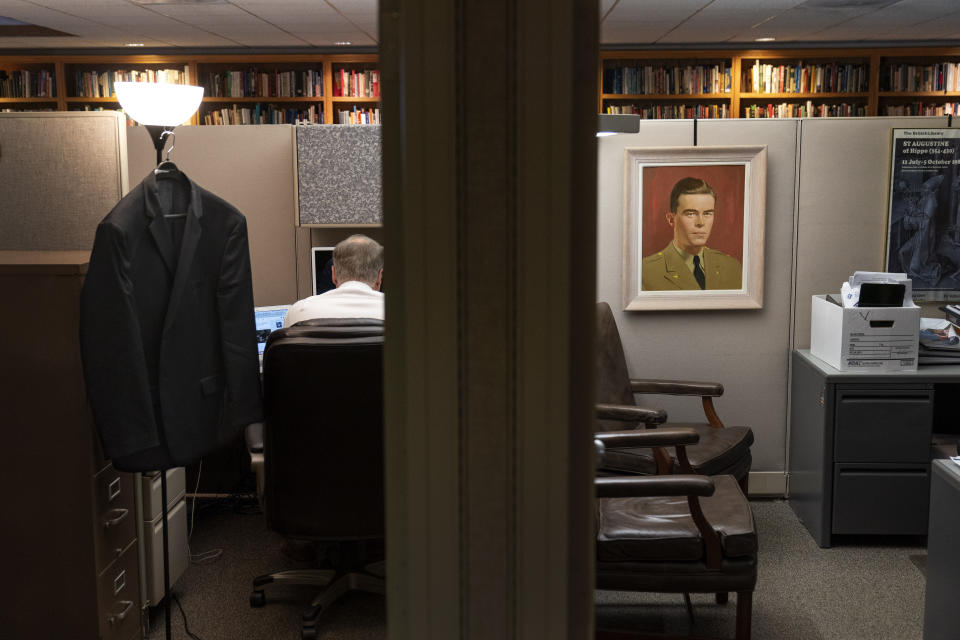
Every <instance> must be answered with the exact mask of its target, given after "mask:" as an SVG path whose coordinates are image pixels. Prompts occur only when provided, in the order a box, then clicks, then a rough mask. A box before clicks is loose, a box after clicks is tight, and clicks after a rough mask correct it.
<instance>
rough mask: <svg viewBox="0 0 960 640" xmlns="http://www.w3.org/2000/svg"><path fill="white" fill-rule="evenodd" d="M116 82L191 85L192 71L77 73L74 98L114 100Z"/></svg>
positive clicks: (160, 70)
mask: <svg viewBox="0 0 960 640" xmlns="http://www.w3.org/2000/svg"><path fill="white" fill-rule="evenodd" d="M115 82H163V83H167V84H190V71H189V69H188V68H187V67H184V68H183V69H139V70H125V69H116V70H113V71H103V72H98V71H76V72H74V74H73V91H74V96H76V97H78V98H112V97H113V96H114V95H116V94H115V93H114V91H113V84H114V83H115Z"/></svg>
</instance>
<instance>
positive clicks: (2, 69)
mask: <svg viewBox="0 0 960 640" xmlns="http://www.w3.org/2000/svg"><path fill="white" fill-rule="evenodd" d="M57 79H58V74H57V67H56V64H54V63H53V62H52V61H49V60H44V59H39V58H20V59H16V60H10V61H3V62H0V111H56V110H58V109H59V100H58V98H57V96H58V95H60V93H59V91H58V89H59V87H58V84H57Z"/></svg>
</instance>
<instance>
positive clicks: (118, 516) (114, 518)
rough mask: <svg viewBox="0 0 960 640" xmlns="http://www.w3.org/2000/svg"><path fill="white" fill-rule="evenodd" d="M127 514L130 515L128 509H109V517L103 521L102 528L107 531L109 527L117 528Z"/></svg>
mask: <svg viewBox="0 0 960 640" xmlns="http://www.w3.org/2000/svg"><path fill="white" fill-rule="evenodd" d="M128 513H130V511H129V510H128V509H111V510H110V514H111V517H109V518H107V519H106V520H104V521H103V528H104V529H109V528H110V527H115V526H117V525H118V524H120V523H121V522H123V519H124V518H126V517H127V514H128Z"/></svg>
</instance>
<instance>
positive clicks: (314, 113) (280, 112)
mask: <svg viewBox="0 0 960 640" xmlns="http://www.w3.org/2000/svg"><path fill="white" fill-rule="evenodd" d="M305 123H309V124H323V109H322V108H319V107H317V106H316V105H311V106H310V107H308V108H306V109H295V108H289V107H286V108H285V107H278V106H277V105H274V104H268V105H262V104H260V103H259V102H258V103H257V104H255V105H253V106H252V107H246V106H244V107H238V106H237V105H233V106H232V107H230V108H227V107H224V108H222V109H211V110H210V111H207V112H206V113H204V114H203V124H208V125H223V124H305Z"/></svg>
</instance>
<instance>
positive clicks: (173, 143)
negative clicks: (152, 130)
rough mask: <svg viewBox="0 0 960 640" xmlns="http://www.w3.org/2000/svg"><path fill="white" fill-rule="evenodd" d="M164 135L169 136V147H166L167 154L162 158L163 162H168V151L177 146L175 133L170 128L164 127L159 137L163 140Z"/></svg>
mask: <svg viewBox="0 0 960 640" xmlns="http://www.w3.org/2000/svg"><path fill="white" fill-rule="evenodd" d="M165 136H170V147H169V148H168V149H167V156H166V157H165V158H164V162H169V161H170V152H171V151H173V148H174V147H175V146H177V134H175V133H174V132H173V130H172V129H165V130H164V131H163V133H161V134H160V139H161V140H163V138H164V137H165Z"/></svg>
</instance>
